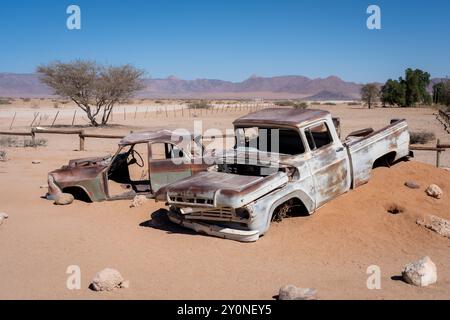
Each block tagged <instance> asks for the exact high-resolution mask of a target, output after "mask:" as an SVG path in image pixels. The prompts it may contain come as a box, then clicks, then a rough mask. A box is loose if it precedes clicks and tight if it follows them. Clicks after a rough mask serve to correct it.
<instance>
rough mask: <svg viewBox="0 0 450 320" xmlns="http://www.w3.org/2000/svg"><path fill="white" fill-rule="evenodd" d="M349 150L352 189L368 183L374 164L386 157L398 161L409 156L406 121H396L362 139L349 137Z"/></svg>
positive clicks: (347, 141)
mask: <svg viewBox="0 0 450 320" xmlns="http://www.w3.org/2000/svg"><path fill="white" fill-rule="evenodd" d="M344 145H345V147H346V149H347V152H348V156H349V160H350V167H351V174H352V180H353V183H352V187H353V188H356V187H358V186H360V185H362V184H364V183H366V182H367V181H368V180H369V178H370V172H371V171H372V167H373V165H374V162H375V161H376V160H377V159H379V158H381V157H383V156H385V157H388V158H389V160H391V161H396V160H398V159H400V158H403V157H406V156H408V154H409V132H408V125H407V123H406V121H405V120H396V121H395V122H393V123H391V124H390V125H388V126H387V127H385V128H382V129H380V130H377V131H374V132H372V133H370V134H368V135H366V136H362V137H348V138H347V139H346V140H345V141H344Z"/></svg>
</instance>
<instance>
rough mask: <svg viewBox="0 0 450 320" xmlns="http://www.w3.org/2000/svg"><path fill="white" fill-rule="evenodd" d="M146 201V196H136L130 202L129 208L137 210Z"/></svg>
mask: <svg viewBox="0 0 450 320" xmlns="http://www.w3.org/2000/svg"><path fill="white" fill-rule="evenodd" d="M147 201H148V198H147V197H146V196H143V195H137V196H135V197H134V199H133V201H132V202H131V205H130V208H138V207H140V206H142V205H143V204H144V203H145V202H147Z"/></svg>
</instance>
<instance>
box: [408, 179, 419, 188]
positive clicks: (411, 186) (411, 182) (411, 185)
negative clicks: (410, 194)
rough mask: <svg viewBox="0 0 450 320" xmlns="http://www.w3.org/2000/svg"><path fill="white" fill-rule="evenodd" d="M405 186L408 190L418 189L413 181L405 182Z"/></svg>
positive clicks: (417, 185)
mask: <svg viewBox="0 0 450 320" xmlns="http://www.w3.org/2000/svg"><path fill="white" fill-rule="evenodd" d="M405 186H407V187H408V188H411V189H419V188H420V185H419V184H417V183H416V182H414V181H406V182H405Z"/></svg>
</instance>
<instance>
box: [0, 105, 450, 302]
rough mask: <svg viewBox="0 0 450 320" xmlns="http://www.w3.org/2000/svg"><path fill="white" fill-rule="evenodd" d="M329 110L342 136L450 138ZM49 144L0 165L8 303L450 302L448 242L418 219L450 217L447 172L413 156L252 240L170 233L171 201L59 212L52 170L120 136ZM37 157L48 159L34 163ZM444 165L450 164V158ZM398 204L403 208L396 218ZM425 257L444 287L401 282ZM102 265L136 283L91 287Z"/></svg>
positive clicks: (2, 276)
mask: <svg viewBox="0 0 450 320" xmlns="http://www.w3.org/2000/svg"><path fill="white" fill-rule="evenodd" d="M340 107H341V108H340ZM322 108H327V109H329V110H331V111H332V112H333V114H336V115H338V116H340V117H341V120H342V127H343V133H344V134H345V133H348V132H350V131H352V130H355V129H359V128H361V127H367V126H368V125H373V127H374V128H379V127H381V126H383V125H385V124H387V123H388V122H389V119H391V118H398V117H404V118H406V119H407V120H408V123H409V124H410V126H411V127H412V128H413V129H417V130H420V129H427V130H433V131H435V134H436V135H437V136H438V137H442V139H443V140H444V139H445V138H447V139H448V135H447V136H446V134H445V132H443V130H442V128H441V127H440V124H439V123H438V122H437V121H436V120H435V117H434V116H433V111H432V110H430V109H414V110H399V109H387V110H382V109H375V110H363V109H359V108H358V107H349V106H344V107H342V106H329V107H325V106H323V107H322ZM244 113H246V111H245V110H235V111H229V112H222V113H218V114H209V115H205V114H203V115H196V117H194V116H193V115H191V117H188V116H185V117H184V118H181V116H180V115H178V116H177V117H175V116H172V117H170V116H169V117H167V118H166V117H165V115H164V114H158V115H157V114H156V113H155V114H153V115H152V116H149V117H147V118H143V117H142V115H141V116H137V119H136V120H134V119H133V120H127V121H128V122H127V121H124V122H122V123H121V122H120V121H117V122H118V123H117V125H118V126H115V127H113V128H111V129H96V131H105V132H115V133H116V132H123V133H125V132H128V131H129V130H133V129H142V128H144V127H150V128H160V127H171V128H176V127H179V126H183V127H186V128H191V127H192V126H193V120H198V119H201V118H202V119H204V126H205V128H206V127H217V128H221V129H225V128H228V127H231V122H232V120H233V119H235V118H236V117H237V116H239V115H240V114H244ZM10 120H11V119H10V118H9V119H7V117H4V118H2V117H1V116H0V128H2V130H4V129H5V126H6V127H7V126H8V125H9V122H10ZM28 120H29V119H18V120H17V130H25V128H26V123H27V122H28ZM63 120H64V119H63ZM66 120H68V119H66ZM68 121H69V122H70V120H68ZM119 125H123V126H119ZM125 125H126V126H125ZM45 137H46V138H48V139H49V144H48V146H47V147H39V148H37V149H32V148H7V149H6V150H7V152H8V155H9V158H10V160H9V161H8V162H5V163H2V162H0V181H1V182H0V212H7V213H8V214H9V219H8V220H6V222H5V223H4V224H3V225H1V226H0V243H1V244H2V245H1V246H0V283H1V286H0V299H27V298H32V299H49V298H56V299H122V298H123V299H272V297H273V296H274V295H276V294H277V291H278V289H279V287H280V286H282V285H284V284H289V283H292V284H295V285H297V286H302V287H314V288H317V289H318V293H319V298H321V299H449V298H450V269H449V268H448V265H450V250H449V249H450V241H449V239H447V238H443V237H441V236H439V235H437V234H435V233H433V232H431V231H429V230H426V229H424V228H423V227H420V226H418V225H416V223H415V221H416V219H417V218H418V217H420V216H422V215H423V214H435V215H438V216H441V217H444V218H447V219H450V198H449V193H450V172H448V171H447V170H444V169H436V168H434V167H433V166H431V165H428V164H424V163H419V162H416V161H410V162H402V163H399V164H397V165H395V166H393V167H391V168H379V169H376V170H375V171H374V172H373V177H372V179H371V181H370V182H369V183H368V184H367V185H364V186H362V187H360V188H358V189H357V190H354V191H351V192H349V193H348V194H346V195H343V196H341V197H339V198H338V199H336V200H334V201H332V202H330V203H328V204H327V205H325V206H324V207H322V208H321V209H320V210H318V211H317V212H316V213H315V214H314V215H312V216H310V217H297V218H289V219H285V220H284V221H283V222H281V223H274V224H272V226H271V229H270V231H269V233H268V234H267V235H266V236H264V237H262V238H261V239H260V240H259V241H257V242H255V243H250V244H245V243H239V242H233V241H228V240H222V239H217V238H212V237H207V236H203V235H197V234H195V233H192V232H190V231H188V230H185V229H183V228H181V227H178V226H174V225H172V224H171V223H170V222H168V221H167V219H166V218H165V216H164V213H163V212H162V211H161V210H160V209H161V208H164V205H163V204H162V203H154V202H153V201H149V202H148V203H147V204H146V205H144V206H143V207H139V208H130V207H129V206H130V202H129V201H116V202H104V203H92V204H89V203H84V202H81V201H75V202H74V203H73V204H72V205H70V206H66V207H60V206H55V205H53V204H52V202H50V201H47V200H45V199H43V198H41V197H42V196H43V195H44V194H45V189H40V188H39V186H40V185H43V184H45V183H46V174H47V172H48V171H50V170H52V169H54V168H57V167H59V166H61V165H63V164H65V163H67V161H68V160H69V159H72V158H80V157H86V156H95V155H102V154H105V153H108V152H109V153H112V152H114V151H115V149H116V146H115V145H116V143H117V141H115V140H110V141H109V140H108V141H104V140H97V139H91V140H88V141H87V144H86V147H87V151H84V152H79V151H75V150H76V148H77V143H78V142H77V139H76V138H75V137H67V136H58V135H52V136H50V135H47V136H45ZM444 141H445V140H444ZM447 141H448V140H447ZM447 153H450V151H447ZM434 157H435V155H434V153H425V152H422V153H419V154H418V155H417V159H418V160H420V161H423V162H428V163H431V164H432V163H434ZM34 159H40V160H41V163H40V164H37V165H33V164H32V163H31V162H32V160H34ZM444 161H446V162H445V163H444V164H445V165H446V166H450V161H449V158H448V155H445V157H444ZM406 180H415V181H417V182H418V183H419V184H420V185H421V189H419V190H411V189H408V188H406V187H404V186H403V183H404V182H405V181H406ZM430 183H436V184H438V185H440V186H441V187H442V189H443V191H444V196H443V198H442V199H439V200H436V199H432V198H430V197H428V196H427V195H426V194H425V192H424V189H425V188H426V186H427V185H428V184H430ZM392 203H396V204H398V205H401V206H403V207H404V208H405V211H404V212H403V213H400V214H397V215H392V214H390V213H388V212H387V206H388V205H390V204H392ZM424 255H428V256H430V257H431V259H432V260H433V261H434V262H435V263H436V265H437V269H438V282H437V284H435V285H432V286H431V287H427V288H417V287H413V286H410V285H407V284H405V283H404V282H402V281H399V280H398V276H399V275H400V273H401V270H402V268H403V266H404V265H405V264H406V263H408V262H410V261H412V260H416V259H419V258H421V257H422V256H424ZM70 265H78V266H79V267H80V268H81V272H82V289H81V290H68V289H67V288H66V280H67V277H68V275H67V274H66V269H67V267H68V266H70ZM369 265H378V266H379V267H380V268H381V277H382V282H381V285H382V289H381V290H369V289H367V287H366V280H367V277H368V275H367V274H366V269H367V267H368V266H369ZM105 267H113V268H116V269H118V270H119V271H120V272H121V273H122V275H123V276H124V277H125V278H126V279H129V280H130V282H131V286H130V288H129V289H122V290H116V291H113V292H109V293H95V292H92V291H90V290H89V289H88V285H89V283H90V280H91V279H92V278H93V277H94V275H95V273H96V272H97V271H99V270H101V269H103V268H105Z"/></svg>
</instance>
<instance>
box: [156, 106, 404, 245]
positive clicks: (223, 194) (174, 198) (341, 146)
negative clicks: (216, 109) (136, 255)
mask: <svg viewBox="0 0 450 320" xmlns="http://www.w3.org/2000/svg"><path fill="white" fill-rule="evenodd" d="M234 127H235V132H236V146H235V148H234V149H233V150H229V151H226V152H224V153H223V154H222V155H221V156H220V157H218V158H217V160H216V161H217V162H216V164H215V165H214V166H211V167H210V168H208V170H207V171H204V172H199V173H197V174H195V175H193V176H191V177H188V178H185V179H182V180H180V181H178V182H174V183H171V184H167V185H166V186H164V187H162V188H161V189H159V190H158V191H157V193H156V199H157V200H159V201H165V202H166V203H167V204H168V205H169V206H170V210H169V212H168V216H169V219H170V220H171V221H173V222H175V223H177V224H180V225H182V226H185V227H187V228H191V229H193V230H195V231H197V232H201V233H205V234H208V235H212V236H217V237H222V238H226V239H232V240H238V241H243V242H251V241H256V240H257V239H258V238H259V237H260V236H262V235H264V234H265V233H266V232H267V231H268V229H269V226H270V222H271V221H272V220H273V219H280V218H282V217H283V216H285V215H287V214H305V215H308V214H312V213H314V212H315V211H316V210H317V209H318V208H320V207H321V206H322V205H324V204H325V203H327V202H328V201H330V200H332V199H333V198H335V197H337V196H339V195H341V194H343V193H345V192H347V191H349V190H350V189H351V188H356V187H358V186H360V185H362V184H364V183H366V182H367V181H368V180H369V178H370V173H371V171H372V168H373V167H375V166H377V165H380V164H390V163H393V162H395V161H397V160H399V159H402V158H405V157H407V156H409V153H410V152H409V133H408V130H407V123H406V121H404V120H396V121H393V122H392V123H391V124H390V125H389V126H387V127H385V128H383V129H381V130H379V131H373V130H372V129H365V130H360V131H358V132H355V133H353V134H350V135H349V136H348V137H347V138H346V139H345V140H344V141H341V139H340V138H339V135H338V133H337V130H336V128H335V121H333V119H332V117H331V115H330V113H329V112H327V111H322V110H310V109H307V110H297V109H265V110H262V111H258V112H255V113H251V114H248V115H246V116H244V117H241V118H239V119H237V120H236V121H234ZM274 142H276V143H274ZM274 146H275V147H276V148H275V149H276V150H275V149H274Z"/></svg>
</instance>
